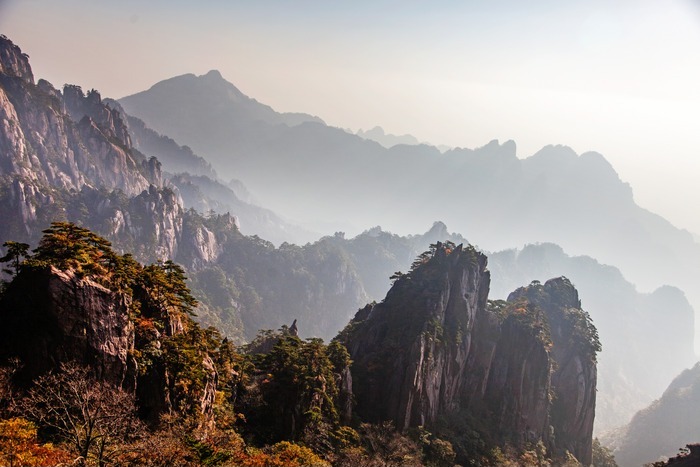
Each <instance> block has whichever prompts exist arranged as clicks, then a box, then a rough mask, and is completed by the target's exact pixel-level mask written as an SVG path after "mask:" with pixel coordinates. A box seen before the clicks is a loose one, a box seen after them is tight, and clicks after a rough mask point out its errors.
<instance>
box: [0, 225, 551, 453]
mask: <svg viewBox="0 0 700 467" xmlns="http://www.w3.org/2000/svg"><path fill="white" fill-rule="evenodd" d="M5 247H6V250H7V252H8V253H7V254H6V255H5V256H4V257H2V258H0V260H2V261H3V262H4V263H5V264H6V265H7V270H8V271H7V272H8V274H9V276H8V278H9V280H8V281H6V283H5V285H4V286H3V289H2V290H3V291H2V295H0V300H5V299H7V298H8V297H10V296H12V295H14V294H30V293H31V291H30V290H20V289H19V288H20V287H25V286H26V284H27V281H26V279H27V278H31V277H32V275H33V274H37V273H38V272H46V271H57V272H61V271H63V272H64V273H69V276H70V277H75V278H76V279H75V280H76V281H77V282H75V283H76V284H83V285H85V284H88V285H89V284H99V286H100V287H104V288H106V289H108V290H110V291H111V293H112V297H113V299H114V300H115V301H124V303H128V304H129V306H128V308H127V311H126V312H127V313H128V318H129V321H130V322H131V323H132V324H133V329H134V338H133V347H132V348H131V350H130V358H133V361H134V362H136V365H135V368H137V369H138V374H137V375H134V378H135V380H133V381H135V385H134V384H132V383H131V382H130V381H132V380H130V379H129V378H127V379H125V380H123V381H122V382H121V383H115V382H113V381H111V380H110V379H109V378H105V377H104V375H103V377H101V378H97V377H96V374H97V373H96V368H95V367H94V364H93V363H90V362H89V361H80V356H76V360H75V361H66V362H61V363H60V364H58V365H57V366H55V367H54V368H52V369H51V370H50V371H48V372H45V373H44V374H42V375H40V376H38V377H35V378H33V379H32V380H31V381H26V380H22V378H21V375H22V371H23V365H24V362H22V361H21V360H17V359H11V358H9V357H11V356H10V355H7V354H5V355H4V356H3V358H4V360H3V361H2V362H0V363H1V364H2V371H1V372H0V445H1V446H2V449H1V451H2V455H3V456H4V457H3V459H2V461H1V462H2V463H4V464H7V465H60V464H67V463H70V462H77V463H78V464H81V465H99V466H108V465H126V466H129V465H134V466H135V465H150V466H160V465H162V466H165V465H174V466H190V465H192V466H194V465H241V466H302V465H303V466H308V465H318V466H323V465H330V464H333V465H338V466H356V465H368V466H378V467H379V466H390V465H405V466H411V465H414V466H421V465H427V466H451V465H453V464H454V462H455V458H456V454H455V449H454V448H453V445H452V443H451V442H449V441H447V440H445V439H441V438H440V437H438V436H435V435H434V434H431V433H430V432H428V431H426V430H425V429H423V428H420V429H415V430H410V431H409V432H407V433H403V434H402V433H399V432H397V431H396V430H395V429H394V427H393V426H392V425H391V424H390V423H385V422H383V423H379V424H374V425H373V424H368V423H364V422H363V421H362V420H360V419H358V418H357V417H356V416H353V414H352V394H351V392H350V391H351V386H350V382H349V380H348V375H349V367H350V365H351V364H352V362H351V361H350V357H349V355H348V352H347V350H346V349H345V347H344V346H343V345H342V344H341V343H340V342H339V341H336V340H334V341H332V342H331V343H330V344H325V343H324V342H323V341H322V340H320V339H306V340H303V339H301V338H299V337H298V336H297V332H296V324H294V325H293V326H291V327H286V326H283V327H282V328H281V329H280V330H279V331H275V332H273V331H264V332H260V333H259V334H258V337H257V338H256V339H254V340H253V341H252V342H251V343H250V344H249V345H247V346H245V347H241V348H236V347H235V346H234V345H233V344H232V342H231V341H230V340H228V339H226V338H223V337H222V336H221V334H220V333H219V331H217V330H216V329H215V328H211V327H210V328H203V327H201V326H200V325H198V324H197V323H196V322H195V321H194V320H193V317H192V315H193V313H194V312H195V310H196V309H197V305H198V303H197V300H195V299H194V297H193V295H192V292H191V291H190V289H189V288H188V286H187V284H186V281H187V278H186V276H185V274H184V271H183V269H182V268H181V267H180V266H178V265H177V264H175V263H173V262H172V261H159V262H156V263H153V264H150V265H145V266H144V265H141V264H140V263H139V262H137V261H135V260H134V259H133V258H132V257H131V255H129V254H118V253H116V252H115V251H114V250H113V249H112V247H111V244H110V243H109V242H108V241H107V240H105V239H104V238H102V237H100V236H99V235H96V234H94V233H93V232H91V231H90V230H88V229H85V228H82V227H79V226H77V225H75V224H72V223H67V222H55V223H53V224H52V225H51V227H50V228H49V229H46V230H45V231H44V236H43V237H42V239H41V241H40V242H39V245H38V246H37V248H35V249H34V250H33V251H31V252H30V251H29V246H28V245H26V244H21V243H13V242H7V243H6V245H5ZM282 250H284V248H282ZM431 254H434V251H429V252H427V253H426V254H425V255H423V256H421V257H419V258H418V260H417V263H416V265H415V267H414V269H415V268H417V267H419V266H420V265H421V264H423V262H425V259H426V258H428V257H429V256H430V255H431ZM410 274H412V273H410V272H409V274H408V276H410ZM219 279H220V280H221V281H223V282H224V283H225V281H226V280H227V276H223V278H222V277H219ZM206 284H208V281H207V282H205V283H204V285H206ZM4 312H6V311H4ZM158 375H159V376H158ZM157 376H158V377H157ZM154 384H155V386H154ZM158 394H160V395H161V396H162V395H167V397H164V398H163V399H162V400H161V404H160V405H159V404H156V403H154V402H153V400H152V399H153V398H154V397H156V396H155V395H158ZM455 439H456V438H455ZM532 449H533V450H532V453H531V454H530V453H529V451H517V452H516V451H514V450H509V449H505V450H499V449H494V450H491V451H489V450H488V449H484V450H482V454H479V455H478V456H476V457H474V458H473V464H474V465H500V464H502V463H503V462H505V461H507V462H511V463H512V464H513V465H515V464H516V463H517V464H519V465H547V464H546V459H545V458H544V457H542V455H538V454H537V450H536V447H534V446H533V448H532Z"/></svg>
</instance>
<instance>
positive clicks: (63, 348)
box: [0, 266, 218, 423]
mask: <svg viewBox="0 0 700 467" xmlns="http://www.w3.org/2000/svg"><path fill="white" fill-rule="evenodd" d="M145 293H147V292H145V291H143V290H141V291H134V292H131V291H114V290H110V289H109V288H107V287H105V286H103V285H101V284H100V283H98V282H97V281H95V280H94V278H91V277H89V276H87V277H83V276H82V275H81V274H78V273H76V272H75V271H74V270H72V269H68V270H59V269H57V268H56V267H54V266H46V267H36V266H34V267H29V268H24V269H23V270H22V271H21V272H20V273H19V274H18V275H17V276H16V277H15V278H14V280H13V281H12V282H11V283H10V284H9V286H8V288H7V290H6V291H5V292H4V293H3V294H2V297H1V300H0V365H4V364H6V363H7V362H8V361H9V360H11V359H15V358H17V359H19V361H20V363H21V369H20V373H19V375H18V378H19V380H18V382H19V383H20V384H28V383H30V382H31V381H33V380H34V379H35V378H36V377H37V376H39V375H42V374H45V373H46V372H48V371H51V370H54V369H57V368H58V367H59V366H60V365H61V364H63V363H70V362H73V363H78V364H80V365H85V366H87V367H88V368H90V370H91V372H92V373H93V375H94V376H95V377H96V378H98V379H100V380H104V381H108V382H110V383H112V384H115V385H118V386H121V387H123V388H124V389H126V390H128V391H131V392H133V393H134V394H135V395H136V397H137V400H138V403H139V409H140V412H141V414H142V416H143V417H144V418H145V419H146V420H148V421H150V422H153V423H155V422H157V421H158V419H159V416H160V415H161V414H164V413H172V412H173V411H174V410H177V408H178V398H182V397H183V396H182V395H181V394H179V389H178V388H177V379H178V374H177V372H178V371H179V370H178V369H177V368H171V367H170V365H169V364H168V363H167V361H165V360H163V361H160V360H158V359H155V358H154V357H153V356H154V355H161V354H164V353H165V352H166V351H167V349H168V348H170V349H171V350H170V352H174V354H173V355H177V356H178V357H177V358H179V359H180V364H182V362H183V358H182V356H181V354H180V353H179V352H181V350H179V349H178V348H177V347H173V344H172V342H177V339H178V338H180V337H182V336H183V335H184V334H185V333H186V332H187V330H188V327H189V326H191V325H192V324H191V320H190V319H189V318H185V317H183V316H182V315H181V314H180V313H177V312H175V311H174V310H171V309H168V308H166V307H163V306H162V305H155V304H154V303H153V300H152V299H150V300H149V299H148V298H146V297H145V296H141V295H143V294H145ZM154 322H157V323H159V324H158V325H157V326H155V325H154V324H153V323H154ZM169 342H170V343H169ZM149 352H150V353H149ZM154 352H155V353H154ZM144 355H151V356H150V357H147V358H146V357H144ZM194 358H195V360H194V361H193V362H192V364H193V365H195V366H196V367H197V372H198V374H200V375H201V376H200V377H201V382H200V384H201V388H202V389H201V391H199V392H198V393H193V394H195V396H194V397H196V400H195V401H194V403H195V404H196V407H197V408H198V409H199V413H200V414H201V415H202V420H203V422H204V423H208V421H209V420H211V419H212V417H213V406H214V398H215V395H216V390H217V381H218V374H217V370H216V368H215V365H214V362H213V361H212V359H211V357H210V356H209V355H208V354H207V353H204V352H202V353H200V354H199V356H198V357H194ZM197 358H199V360H197ZM149 360H150V361H149Z"/></svg>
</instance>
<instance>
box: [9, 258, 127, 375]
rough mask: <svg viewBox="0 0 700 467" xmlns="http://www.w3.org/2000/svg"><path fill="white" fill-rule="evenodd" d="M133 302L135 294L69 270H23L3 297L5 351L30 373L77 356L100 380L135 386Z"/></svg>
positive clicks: (74, 359) (38, 371) (46, 368)
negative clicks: (130, 376) (132, 370)
mask: <svg viewBox="0 0 700 467" xmlns="http://www.w3.org/2000/svg"><path fill="white" fill-rule="evenodd" d="M27 290H31V291H32V293H29V294H27V293H23V291H27ZM130 303H131V299H130V297H128V296H126V295H123V294H118V293H114V292H112V291H111V290H109V289H107V288H105V287H103V286H101V285H100V284H98V283H96V282H94V281H92V280H90V279H89V278H79V277H76V275H75V274H74V273H73V272H72V271H70V270H68V271H59V270H58V269H56V268H54V267H51V268H50V269H45V270H38V271H32V272H31V273H26V274H20V275H19V276H18V277H17V279H16V280H15V281H13V283H12V285H11V286H10V288H9V289H8V291H7V292H6V294H5V296H4V297H3V301H2V312H1V313H0V329H2V331H0V333H1V334H2V341H3V345H2V347H3V352H2V353H3V354H5V355H8V354H11V353H16V356H18V357H19V358H20V359H21V361H22V362H23V364H24V365H25V370H26V371H27V373H28V374H27V376H29V377H36V376H37V375H39V374H42V373H45V372H46V371H49V370H51V369H53V368H56V367H58V365H59V364H60V363H62V362H70V361H77V362H78V363H81V364H85V365H89V366H90V367H91V368H92V369H93V371H94V372H95V375H96V376H97V377H98V378H100V379H105V380H107V381H110V382H112V383H114V384H119V385H122V384H125V385H127V386H133V381H132V382H130V383H129V382H127V381H126V380H127V375H128V373H129V367H130V366H133V363H134V362H133V361H132V360H131V359H130V357H129V354H130V350H132V349H133V346H134V325H133V323H132V322H131V321H130V319H129V315H128V309H129V305H130Z"/></svg>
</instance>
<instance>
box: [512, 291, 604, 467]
mask: <svg viewBox="0 0 700 467" xmlns="http://www.w3.org/2000/svg"><path fill="white" fill-rule="evenodd" d="M522 299H525V300H526V301H527V302H528V303H530V304H531V305H534V306H536V307H538V308H540V309H541V310H543V311H544V313H545V315H546V318H547V322H548V324H549V329H550V336H551V339H552V347H551V355H552V357H553V359H554V361H555V362H556V365H555V367H554V371H553V374H552V380H551V381H552V391H553V393H554V394H556V396H555V398H554V400H553V401H552V426H553V427H554V431H555V433H556V440H557V446H558V447H559V448H562V449H566V450H568V451H570V452H572V453H575V454H577V457H578V454H580V453H586V452H590V451H591V442H592V435H593V421H594V418H595V406H596V383H597V368H596V353H597V352H599V351H600V350H601V347H600V343H599V342H598V335H597V332H596V331H595V328H593V327H592V325H591V323H590V320H589V317H588V315H587V314H586V313H584V312H582V311H581V301H580V300H579V298H578V292H577V291H576V289H575V288H574V287H573V286H572V285H571V282H569V281H568V279H565V278H560V279H555V280H550V281H547V282H546V283H545V284H544V285H542V284H540V283H533V284H531V285H530V286H528V287H522V288H519V289H518V290H516V291H515V292H513V293H512V294H510V295H509V296H508V301H509V302H517V301H519V300H522ZM579 459H580V460H581V461H582V462H583V463H584V465H587V464H588V463H590V457H583V458H580V457H579Z"/></svg>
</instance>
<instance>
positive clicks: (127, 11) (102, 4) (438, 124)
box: [0, 0, 700, 232]
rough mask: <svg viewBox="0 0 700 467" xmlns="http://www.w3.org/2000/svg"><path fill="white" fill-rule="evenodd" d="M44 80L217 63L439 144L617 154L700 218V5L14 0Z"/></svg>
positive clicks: (7, 12) (679, 221)
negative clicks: (511, 144)
mask: <svg viewBox="0 0 700 467" xmlns="http://www.w3.org/2000/svg"><path fill="white" fill-rule="evenodd" d="M0 32H2V33H4V34H6V35H7V36H8V37H9V38H10V39H12V40H13V41H14V42H15V43H16V44H18V45H20V47H21V48H22V50H23V51H25V52H27V53H28V54H29V55H30V57H31V64H32V66H33V68H34V72H35V75H36V77H37V78H45V79H47V80H49V81H50V82H52V83H53V84H54V85H56V86H61V85H63V84H64V83H73V84H78V85H80V86H82V87H83V88H84V89H90V88H96V89H98V90H100V91H101V93H102V95H103V96H109V97H114V98H118V97H122V96H125V95H129V94H133V93H136V92H138V91H142V90H144V89H147V88H148V87H150V86H151V85H152V84H154V83H155V82H157V81H160V80H162V79H165V78H169V77H172V76H176V75H180V74H184V73H195V74H197V75H200V74H204V73H206V72H207V71H209V70H210V69H218V70H220V71H221V73H222V75H223V76H224V78H226V79H227V80H228V81H230V82H232V83H233V84H235V85H236V86H237V87H238V88H239V89H240V90H241V91H243V92H244V93H245V94H247V95H249V96H251V97H253V98H255V99H257V100H258V101H260V102H263V103H266V104H268V105H270V106H272V107H273V108H274V109H275V110H278V111H295V112H306V113H310V114H314V115H317V116H319V117H321V118H323V119H324V120H325V121H326V122H327V123H328V124H331V125H334V126H338V127H341V128H349V129H351V130H353V131H357V130H358V129H360V128H362V129H369V128H372V127H374V126H376V125H379V126H381V127H383V128H384V130H385V131H386V132H387V133H393V134H399V135H400V134H405V133H409V134H412V135H414V136H415V137H417V138H418V139H419V140H422V141H426V142H429V143H431V144H436V145H449V146H460V147H478V146H482V145H484V144H486V143H487V142H488V141H490V140H492V139H499V140H501V141H505V140H508V139H512V140H515V141H516V143H517V145H518V156H519V157H521V158H524V157H528V156H529V155H531V154H533V153H534V152H536V151H537V150H539V149H540V148H541V147H543V146H544V145H547V144H565V145H568V146H571V147H572V148H573V149H574V150H575V151H576V152H578V153H582V152H585V151H589V150H594V151H598V152H600V153H602V154H603V155H604V156H605V157H606V158H607V159H608V160H609V161H610V162H611V163H612V164H613V166H614V167H615V169H616V170H617V171H618V173H619V175H620V177H621V178H622V179H623V180H624V181H626V182H628V183H630V184H631V185H632V187H633V189H634V194H635V198H636V200H637V202H638V203H639V204H640V205H641V206H643V207H645V208H647V209H649V210H651V211H654V212H657V213H659V214H661V215H663V216H664V217H666V218H668V219H669V220H670V221H671V222H673V223H674V224H675V225H676V226H678V227H681V228H686V229H689V230H691V231H694V232H700V216H698V215H697V206H698V205H700V185H698V183H697V180H696V178H697V176H698V174H700V131H698V128H700V115H699V113H698V109H699V108H700V88H699V87H698V83H700V7H699V6H698V3H697V2H691V1H689V0H688V1H685V0H674V1H669V2H656V1H620V2H614V4H613V3H611V2H603V1H593V2H590V1H589V2H553V1H551V2H550V1H537V2H515V1H497V2H473V1H468V2H445V1H442V2H431V3H430V4H427V3H423V2H397V1H391V2H390V1H382V2H364V1H363V2H348V3H343V4H339V3H338V2H322V1H303V2H273V1H258V2H241V1H211V2H198V3H194V2H182V1H177V2H173V1H168V2H166V1H161V0H157V1H149V2H140V1H122V2H106V1H97V2H96V1H87V0H71V1H62V2H55V1H48V0H33V1H0Z"/></svg>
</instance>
